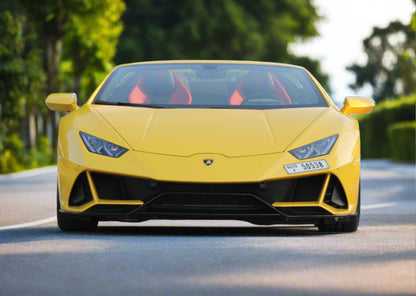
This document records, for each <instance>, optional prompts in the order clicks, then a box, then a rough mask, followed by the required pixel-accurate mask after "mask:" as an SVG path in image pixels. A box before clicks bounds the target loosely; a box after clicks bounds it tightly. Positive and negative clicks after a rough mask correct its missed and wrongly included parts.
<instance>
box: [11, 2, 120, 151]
mask: <svg viewBox="0 0 416 296" xmlns="http://www.w3.org/2000/svg"><path fill="white" fill-rule="evenodd" d="M17 3H18V5H19V8H20V9H21V10H22V12H23V14H24V15H26V16H27V18H28V20H29V21H30V23H31V24H32V25H33V26H34V28H35V30H36V32H37V36H38V40H37V41H38V43H37V44H38V46H39V48H40V50H41V52H42V53H43V59H42V60H43V65H44V72H45V74H46V89H45V92H44V94H45V95H46V94H49V93H53V92H58V91H62V90H63V89H64V87H62V85H61V84H60V82H61V77H60V74H61V73H60V69H61V64H62V57H63V53H64V52H65V48H64V46H63V43H64V40H65V38H68V39H71V40H72V41H69V42H68V46H69V47H70V48H69V53H68V56H69V57H70V58H72V59H73V63H72V65H73V74H74V75H75V79H74V81H75V88H76V89H77V90H78V89H79V85H77V83H79V81H80V77H81V76H82V74H83V73H84V72H85V70H86V69H87V68H88V67H89V69H91V71H92V69H94V67H97V63H98V62H97V61H98V60H100V59H101V61H100V62H101V63H105V62H110V61H109V60H106V59H107V58H108V57H109V56H110V60H111V54H110V55H109V54H108V53H107V52H108V48H110V47H111V46H113V47H115V46H116V44H115V42H114V41H111V42H109V39H111V38H113V39H114V40H115V39H116V35H118V34H114V33H110V34H106V33H105V31H104V30H105V29H108V26H109V24H111V25H115V22H117V20H114V17H116V18H118V17H119V16H120V15H121V11H122V10H123V9H124V5H123V2H122V1H121V0H118V1H100V0H59V1H56V0H39V1H36V2H34V1H32V0H17ZM117 5H119V6H121V10H120V9H119V10H120V11H119V12H117V13H116V14H115V16H112V15H109V14H108V12H107V11H110V12H114V11H115V9H114V7H115V6H117ZM92 27H94V28H92ZM73 30H75V32H73ZM114 30H115V31H117V29H114ZM99 34H101V35H102V39H103V41H102V42H101V43H100V42H98V41H99V38H100V37H97V36H98V35H99ZM108 36H110V38H108ZM74 38H78V40H77V41H74ZM105 42H107V44H105V45H103V43H105ZM91 44H92V45H91ZM103 48H105V49H103ZM71 50H79V54H78V53H71V52H70V51H71ZM103 52H105V53H106V55H104V56H103V54H102V53H103ZM100 55H101V57H100ZM97 56H98V58H97ZM90 60H91V64H90ZM81 64H83V65H81ZM84 65H86V66H84ZM89 65H91V66H89ZM49 114H50V121H51V126H52V129H53V132H52V134H53V139H52V143H53V144H54V146H55V145H56V142H57V120H58V119H57V113H56V112H50V113H49ZM55 148H56V147H55Z"/></svg>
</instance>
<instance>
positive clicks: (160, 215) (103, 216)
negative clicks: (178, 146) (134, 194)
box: [61, 210, 357, 225]
mask: <svg viewBox="0 0 416 296" xmlns="http://www.w3.org/2000/svg"><path fill="white" fill-rule="evenodd" d="M61 212H62V211H61ZM65 213H66V214H71V215H74V216H90V217H91V216H92V217H96V218H97V219H98V220H99V221H120V222H143V221H147V220H240V221H247V222H250V223H253V224H258V225H272V224H314V225H316V224H318V223H319V222H322V221H325V223H335V222H339V221H343V220H344V221H348V220H350V219H352V218H354V217H356V216H357V213H353V214H349V215H339V216H338V215H304V216H302V215H296V216H288V215H284V214H282V213H277V212H276V214H239V213H235V214H230V213H226V214H220V213H218V214H216V213H210V214H200V213H166V212H138V211H134V212H132V213H128V214H122V213H111V212H100V213H97V212H93V211H88V210H87V211H86V212H82V213H68V212H65Z"/></svg>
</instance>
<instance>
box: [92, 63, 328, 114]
mask: <svg viewBox="0 0 416 296" xmlns="http://www.w3.org/2000/svg"><path fill="white" fill-rule="evenodd" d="M130 67H134V68H137V67H141V68H143V69H142V70H143V71H145V70H152V71H157V70H166V69H167V68H168V69H169V70H175V69H184V68H185V67H189V68H191V69H196V68H197V67H205V68H206V69H214V68H215V69H217V68H218V67H225V68H232V70H238V69H242V70H247V69H248V70H249V71H254V69H261V70H262V71H265V70H270V72H272V71H273V70H275V71H276V70H277V69H279V70H283V69H284V70H287V71H298V73H301V75H304V78H305V81H306V83H308V84H309V85H308V87H309V88H310V89H311V90H312V91H313V94H314V95H315V96H316V98H318V100H317V102H316V103H315V104H292V105H288V104H286V105H277V104H276V105H268V104H264V105H261V104H258V105H225V104H210V105H208V104H194V103H192V104H190V105H185V104H155V103H149V104H145V103H133V102H124V101H119V102H115V101H108V100H102V99H101V95H102V94H103V92H104V90H105V89H106V87H107V86H108V85H109V84H110V83H111V82H112V80H113V79H114V78H115V77H116V75H117V73H118V72H119V71H122V70H125V69H128V68H130ZM91 104H96V105H112V106H130V107H142V108H167V109H177V108H183V109H201V108H203V109H255V110H256V109H259V110H265V109H286V108H305V107H307V108H311V107H329V106H330V103H329V102H328V98H326V96H325V93H324V90H323V88H322V86H320V85H319V82H317V81H316V78H314V77H313V76H312V75H311V74H310V73H309V72H308V71H307V70H306V69H304V68H302V67H299V66H294V65H285V64H269V63H258V64H257V63H250V64H247V63H244V62H241V63H227V62H224V61H218V62H212V61H209V62H204V61H200V62H172V63H169V62H164V63H160V62H158V63H133V64H125V65H121V66H118V67H116V68H115V69H114V70H113V71H112V72H111V73H110V74H109V75H108V76H107V77H106V79H105V80H104V81H103V83H102V84H101V86H100V87H99V89H97V92H96V93H95V96H94V97H93V99H92V101H91Z"/></svg>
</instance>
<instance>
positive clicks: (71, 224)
mask: <svg viewBox="0 0 416 296" xmlns="http://www.w3.org/2000/svg"><path fill="white" fill-rule="evenodd" d="M56 218H57V221H58V227H59V228H60V229H61V230H62V231H93V230H95V229H97V226H98V219H97V218H95V217H80V216H78V215H77V214H70V213H63V212H61V207H60V204H59V194H58V196H57V205H56Z"/></svg>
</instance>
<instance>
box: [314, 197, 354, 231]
mask: <svg viewBox="0 0 416 296" xmlns="http://www.w3.org/2000/svg"><path fill="white" fill-rule="evenodd" d="M360 209H361V192H360V193H359V194H358V201H357V210H356V215H355V216H352V217H351V218H350V219H348V220H346V221H338V222H331V223H329V222H327V221H325V220H321V221H320V222H319V224H318V229H319V231H321V232H339V233H341V232H344V233H345V232H355V231H357V229H358V225H359V224H360Z"/></svg>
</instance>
